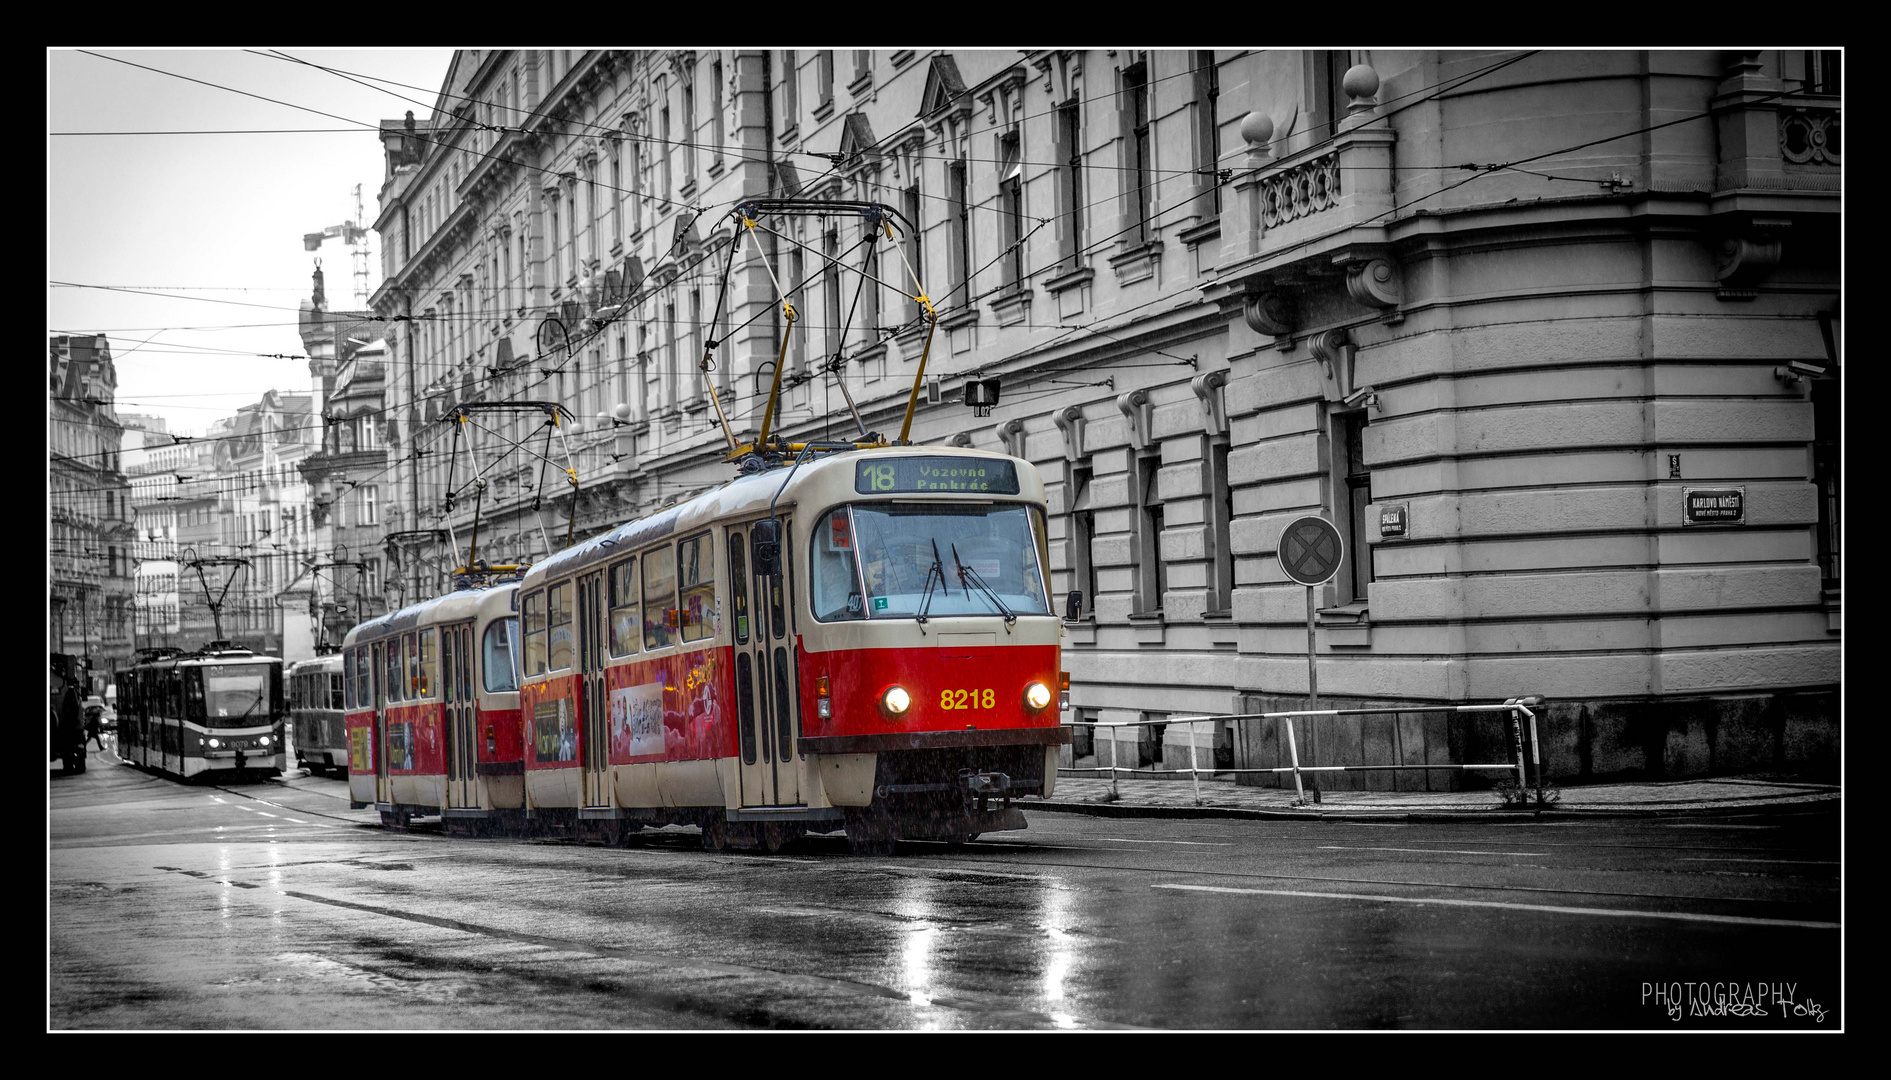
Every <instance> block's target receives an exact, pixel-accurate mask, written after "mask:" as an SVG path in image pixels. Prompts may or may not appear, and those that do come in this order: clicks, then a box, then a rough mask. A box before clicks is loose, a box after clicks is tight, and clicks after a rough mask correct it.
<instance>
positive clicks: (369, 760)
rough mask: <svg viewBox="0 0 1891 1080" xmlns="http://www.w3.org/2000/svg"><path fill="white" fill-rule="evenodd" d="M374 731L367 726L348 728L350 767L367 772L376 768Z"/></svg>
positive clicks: (351, 770) (359, 771) (357, 771)
mask: <svg viewBox="0 0 1891 1080" xmlns="http://www.w3.org/2000/svg"><path fill="white" fill-rule="evenodd" d="M373 748H374V731H373V729H371V728H368V727H366V726H363V727H352V728H349V729H348V769H349V771H350V772H355V773H365V772H371V771H373V769H374V749H373Z"/></svg>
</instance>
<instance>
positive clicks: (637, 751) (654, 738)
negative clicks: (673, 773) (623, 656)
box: [611, 682, 664, 761]
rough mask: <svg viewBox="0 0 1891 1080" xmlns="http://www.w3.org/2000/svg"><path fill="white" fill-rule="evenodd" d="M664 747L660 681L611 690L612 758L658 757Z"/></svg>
mask: <svg viewBox="0 0 1891 1080" xmlns="http://www.w3.org/2000/svg"><path fill="white" fill-rule="evenodd" d="M663 749H664V748H663V683H662V682H647V683H642V684H640V685H638V686H620V687H618V688H617V689H615V690H612V691H611V758H612V760H618V761H621V760H623V759H625V758H635V757H653V756H661V755H662V753H663Z"/></svg>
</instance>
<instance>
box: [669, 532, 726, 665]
mask: <svg viewBox="0 0 1891 1080" xmlns="http://www.w3.org/2000/svg"><path fill="white" fill-rule="evenodd" d="M676 550H677V559H678V561H677V578H678V584H679V585H680V586H681V592H680V593H679V599H680V601H681V602H680V603H678V604H677V611H678V616H677V621H678V623H679V624H680V625H679V627H678V629H680V630H681V631H682V635H683V640H684V641H701V640H702V639H704V638H706V637H709V636H710V635H712V634H714V633H715V632H716V627H715V612H716V574H715V566H714V565H713V564H714V562H715V545H714V544H713V543H711V541H710V536H709V534H708V533H703V534H702V535H700V536H693V537H691V538H689V539H688V540H684V541H683V542H682V543H680V544H678V545H677V546H676Z"/></svg>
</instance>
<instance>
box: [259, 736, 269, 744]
mask: <svg viewBox="0 0 1891 1080" xmlns="http://www.w3.org/2000/svg"><path fill="white" fill-rule="evenodd" d="M256 741H257V742H259V743H262V744H263V745H264V746H268V745H269V736H267V735H259V736H257V738H256Z"/></svg>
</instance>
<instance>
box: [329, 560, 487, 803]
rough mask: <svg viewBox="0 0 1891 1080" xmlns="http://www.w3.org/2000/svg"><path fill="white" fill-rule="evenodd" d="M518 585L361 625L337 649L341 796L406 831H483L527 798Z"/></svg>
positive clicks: (475, 591)
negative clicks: (344, 761) (431, 826)
mask: <svg viewBox="0 0 1891 1080" xmlns="http://www.w3.org/2000/svg"><path fill="white" fill-rule="evenodd" d="M518 624H519V615H518V582H517V580H516V579H515V580H513V581H509V582H505V583H501V584H494V585H489V586H481V587H475V588H463V589H460V590H459V591H456V592H453V593H449V594H447V595H446V596H442V597H438V598H435V599H432V600H427V601H423V602H421V603H418V604H413V605H410V606H408V607H405V608H402V609H401V610H399V611H396V612H392V613H390V614H388V615H384V616H382V617H381V618H379V619H375V620H373V621H370V622H366V623H363V624H361V625H360V626H357V627H355V628H354V629H353V630H351V631H349V633H348V637H347V640H346V642H345V643H344V644H343V646H342V653H341V670H342V695H343V702H344V705H345V708H346V722H347V732H348V735H347V746H348V792H349V799H350V802H351V804H352V805H353V806H354V807H355V808H357V809H361V808H365V807H370V806H372V807H376V808H377V809H379V810H380V812H381V820H382V821H383V822H384V823H387V824H390V825H404V824H405V823H406V822H407V821H408V820H410V819H412V818H415V817H426V816H438V817H440V818H442V820H443V821H444V822H445V823H446V824H447V825H449V826H452V827H457V826H459V825H466V826H468V829H469V831H484V828H485V827H486V826H488V825H505V824H507V823H508V822H509V821H510V819H513V818H517V817H519V816H520V811H521V809H522V808H523V805H524V802H523V798H524V777H523V775H522V774H523V767H522V763H521V762H522V747H521V745H520V738H521V731H520V723H519V686H518V670H519V656H518V642H519V631H518Z"/></svg>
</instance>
